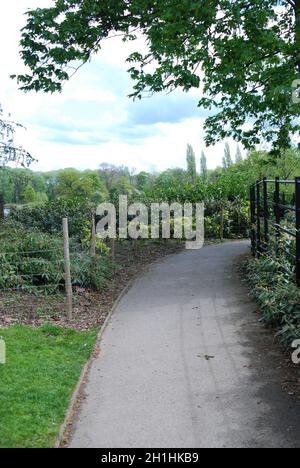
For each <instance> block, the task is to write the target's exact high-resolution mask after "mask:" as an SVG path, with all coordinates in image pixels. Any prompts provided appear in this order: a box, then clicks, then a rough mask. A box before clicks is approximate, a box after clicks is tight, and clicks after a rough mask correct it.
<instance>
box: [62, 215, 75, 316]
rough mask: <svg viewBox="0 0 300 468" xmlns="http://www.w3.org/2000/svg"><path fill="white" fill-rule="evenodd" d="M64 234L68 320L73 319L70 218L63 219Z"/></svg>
mask: <svg viewBox="0 0 300 468" xmlns="http://www.w3.org/2000/svg"><path fill="white" fill-rule="evenodd" d="M63 233H64V259H65V284H66V311H67V318H68V320H72V318H73V291H72V282H71V262H70V245H69V226H68V218H64V219H63Z"/></svg>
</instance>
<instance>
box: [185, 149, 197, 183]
mask: <svg viewBox="0 0 300 468" xmlns="http://www.w3.org/2000/svg"><path fill="white" fill-rule="evenodd" d="M186 163H187V172H188V176H189V178H190V180H191V181H192V182H195V181H196V178H197V166H196V156H195V152H194V150H193V147H192V145H190V144H188V145H187V150H186Z"/></svg>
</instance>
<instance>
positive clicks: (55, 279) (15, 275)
mask: <svg viewBox="0 0 300 468" xmlns="http://www.w3.org/2000/svg"><path fill="white" fill-rule="evenodd" d="M62 226H63V230H62V235H61V236H59V237H58V238H55V239H53V245H49V246H47V248H44V249H34V248H31V243H30V242H28V240H27V239H26V241H24V244H22V239H21V240H20V238H13V237H12V238H11V239H10V242H9V245H10V246H11V248H10V249H9V250H5V251H1V249H0V316H5V315H7V311H8V310H9V315H13V316H16V315H22V314H25V315H26V316H27V317H30V316H32V317H33V316H40V317H41V318H43V317H44V316H49V315H55V314H58V315H59V316H61V315H62V314H63V315H65V316H66V317H67V318H68V319H72V307H73V288H72V282H71V261H70V258H71V253H70V245H69V236H68V229H67V227H68V220H67V219H66V218H65V219H64V220H63V223H62ZM34 241H35V240H34V238H33V239H32V244H34Z"/></svg>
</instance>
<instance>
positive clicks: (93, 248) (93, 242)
mask: <svg viewBox="0 0 300 468" xmlns="http://www.w3.org/2000/svg"><path fill="white" fill-rule="evenodd" d="M95 216H96V212H95V210H92V225H91V230H92V232H91V257H95V256H96V220H95Z"/></svg>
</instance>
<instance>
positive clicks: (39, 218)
mask: <svg viewBox="0 0 300 468" xmlns="http://www.w3.org/2000/svg"><path fill="white" fill-rule="evenodd" d="M63 218H69V234H70V237H74V238H76V239H78V240H81V239H84V238H85V237H86V236H87V234H88V233H89V231H90V226H91V207H90V205H89V203H88V202H87V201H83V200H82V199H76V198H74V199H72V200H64V199H60V200H57V201H55V202H49V203H46V204H44V205H42V206H36V207H21V208H20V207H19V208H13V209H12V210H11V213H10V219H12V220H14V221H16V222H18V223H22V224H23V225H24V226H25V227H26V228H35V229H38V230H40V231H43V232H48V233H61V232H62V219H63Z"/></svg>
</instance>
